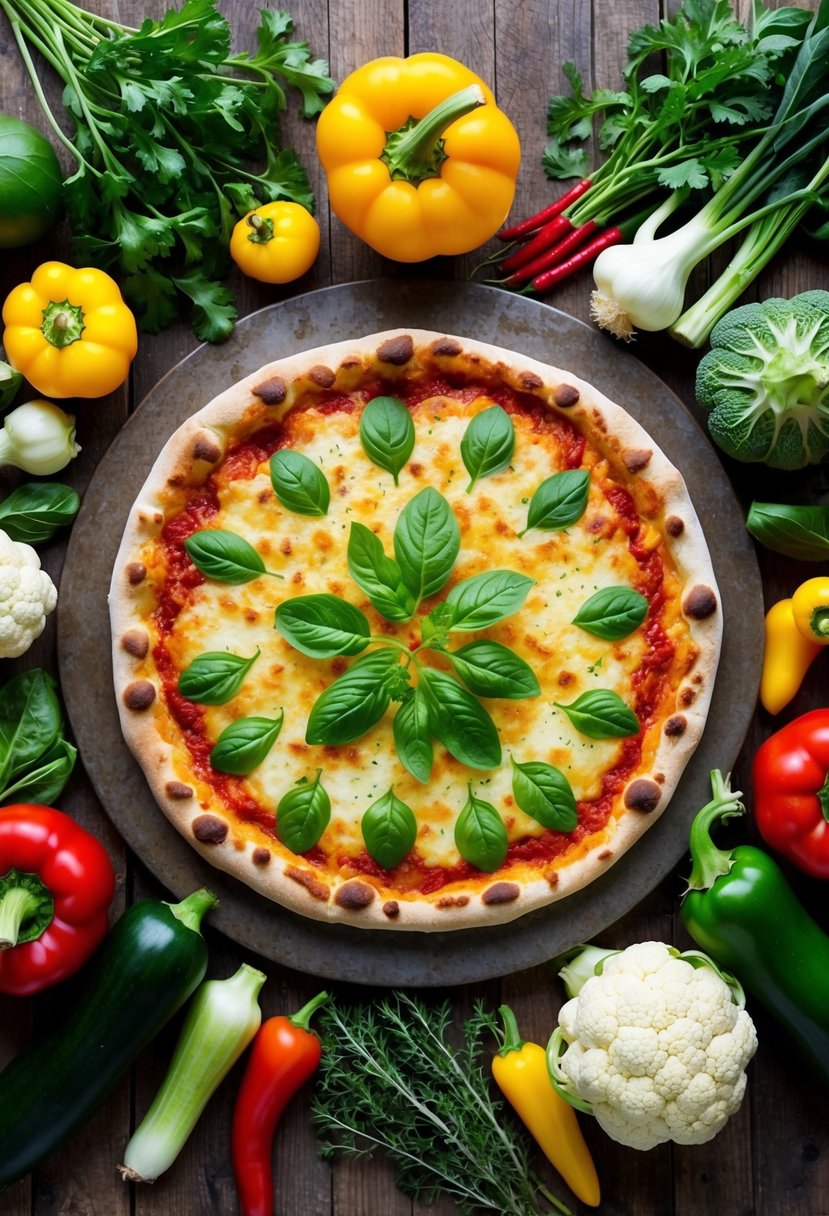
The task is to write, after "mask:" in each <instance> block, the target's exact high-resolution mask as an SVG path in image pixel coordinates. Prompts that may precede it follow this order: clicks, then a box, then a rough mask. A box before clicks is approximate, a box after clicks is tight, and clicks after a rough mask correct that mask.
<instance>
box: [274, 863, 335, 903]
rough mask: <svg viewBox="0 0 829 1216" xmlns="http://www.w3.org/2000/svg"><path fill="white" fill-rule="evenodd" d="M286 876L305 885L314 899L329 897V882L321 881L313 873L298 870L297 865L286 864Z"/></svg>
mask: <svg viewBox="0 0 829 1216" xmlns="http://www.w3.org/2000/svg"><path fill="white" fill-rule="evenodd" d="M285 877H286V878H291V879H293V881H294V882H295V883H298V884H299V886H301V887H304V888H305V890H306V891H307V892H308V894H309V895H310V896H311V898H312V899H319V900H323V899H328V886H327V884H326V883H324V882H320V880H319V879H318V878H315V877H314V875H313V874H308V873H306V872H305V870H298V869H296V867H295V866H286V867H285Z"/></svg>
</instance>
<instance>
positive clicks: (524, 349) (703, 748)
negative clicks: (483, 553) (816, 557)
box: [58, 280, 763, 987]
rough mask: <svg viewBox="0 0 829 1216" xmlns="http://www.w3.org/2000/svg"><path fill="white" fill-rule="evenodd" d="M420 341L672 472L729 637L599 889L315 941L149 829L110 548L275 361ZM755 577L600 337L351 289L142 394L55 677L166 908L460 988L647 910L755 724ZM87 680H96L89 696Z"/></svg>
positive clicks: (319, 965)
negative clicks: (518, 377) (628, 427)
mask: <svg viewBox="0 0 829 1216" xmlns="http://www.w3.org/2000/svg"><path fill="white" fill-rule="evenodd" d="M407 326H409V327H416V328H422V329H432V330H438V331H440V332H443V333H447V334H455V335H458V336H460V337H470V338H476V339H478V340H480V341H485V342H492V343H495V344H496V345H500V346H504V347H507V348H509V349H512V350H515V351H517V352H520V353H523V354H526V355H528V356H531V357H533V358H536V359H540V360H542V361H544V362H548V363H551V364H554V365H556V366H558V367H563V368H570V369H572V370H573V371H574V372H576V373H578V374H579V375H580V376H582V377H583V378H584V379H585V380H588V381H590V382H591V383H593V384H594V385H595V386H596V387H597V388H599V389H601V390H602V391H603V392H605V393H606V394H607V395H608V396H609V397H611V398H612V399H614V400H616V401H618V402H620V403H621V404H622V405H624V406H625V407H626V408H627V409H628V410H629V411H630V412H631V413H633V414H635V416H636V417H637V418H638V419H639V421H640V422H641V423H642V425H643V426H644V427H645V428H646V429H647V430H648V431H649V432H650V433H651V435H653V437H654V439H655V440H656V442H657V443H659V445H660V446H661V447H662V449H663V450H664V451H665V453H666V455H667V456H668V458H669V459H670V460H671V461H673V463H674V464H675V465H676V466H677V467H678V468H679V469H680V470H681V471H682V473H683V474H684V476H685V479H686V482H687V484H688V487H689V490H690V493H691V497H692V499H693V501H694V504H695V506H696V509H697V512H698V514H699V516H700V518H701V520H702V524H703V528H704V531H705V534H706V537H707V540H708V544H709V548H710V550H711V555H712V559H713V563H714V569H715V571H716V573H717V576H718V581H719V587H720V592H721V596H722V601H723V613H724V622H725V636H724V645H723V652H722V658H721V662H720V669H719V673H718V676H717V681H716V686H715V690H714V696H713V702H712V705H711V711H710V715H709V719H708V724H707V727H706V730H705V734H704V736H703V738H702V741H701V743H700V745H699V747H698V748H697V751H696V753H695V755H694V756H693V758H692V760H691V762H690V764H689V765H688V767H687V768H686V770H685V772H684V774H683V776H682V779H681V781H680V783H679V787H678V789H677V791H676V793H675V795H674V798H673V799H672V801H671V804H670V806H669V807H668V808H667V810H666V811H665V812H664V813H663V814H662V815H661V817H660V818H659V819H658V820H657V821H656V822H655V823H654V824H653V826H652V827H651V828H650V829H649V830H648V831H647V832H646V833H645V835H644V836H643V837H642V838H641V839H640V840H639V841H638V842H637V843H636V845H635V846H634V847H633V848H632V849H630V850H629V851H628V852H627V853H626V854H625V855H624V856H623V857H621V858H620V859H619V861H617V862H616V863H615V864H614V865H613V866H612V867H611V869H610V870H609V871H608V872H607V873H606V874H605V875H603V876H602V877H601V878H600V879H599V880H598V881H596V882H594V883H592V884H591V885H590V886H589V887H587V888H585V889H584V890H583V891H580V892H577V893H576V894H574V895H571V896H569V897H568V898H567V899H564V900H562V901H560V902H558V903H553V904H551V905H550V906H549V907H547V908H543V909H539V910H538V911H536V912H533V913H530V914H528V915H527V916H524V917H521V918H519V919H518V920H515V921H512V922H511V923H509V924H506V925H499V926H493V927H492V928H480V929H468V930H459V931H455V932H436V933H428V934H427V933H411V932H395V931H393V930H391V931H390V930H365V929H355V928H352V927H349V926H343V925H328V924H324V923H321V922H318V921H314V920H310V919H306V918H304V917H301V916H297V915H295V914H292V913H289V912H287V911H285V910H284V909H282V908H280V907H279V906H278V905H276V904H273V903H271V902H270V901H268V900H265V899H264V898H262V897H261V896H258V895H257V894H256V893H255V892H253V891H251V890H250V889H249V888H247V887H246V886H244V884H242V883H240V882H238V881H236V880H235V879H233V878H230V877H229V876H227V875H225V874H223V873H221V872H219V871H217V870H215V869H214V868H213V867H211V866H209V865H208V864H207V863H206V862H204V861H203V860H202V859H201V857H200V856H199V855H198V854H197V853H195V852H194V851H193V850H192V849H191V848H190V846H189V845H188V844H187V842H186V841H185V840H184V839H183V838H182V837H181V836H179V834H178V833H177V832H176V831H175V829H174V828H173V827H172V826H171V825H170V824H169V823H168V822H167V820H166V819H165V818H164V816H163V814H162V813H161V812H160V810H159V809H158V807H157V806H156V803H155V801H154V799H153V797H152V795H151V793H150V790H149V787H148V786H147V784H146V782H145V780H144V776H143V773H142V771H141V770H140V768H139V767H138V766H137V764H136V763H135V761H134V760H133V758H132V756H131V754H130V752H129V750H128V749H127V746H126V744H125V743H124V741H123V737H122V735H121V730H120V724H119V719H118V713H117V710H116V706H115V700H114V695H113V693H112V676H111V670H112V669H111V659H110V640H109V638H110V631H109V615H108V609H107V592H108V589H109V582H110V574H111V570H112V566H113V562H114V559H115V554H116V552H117V549H118V545H119V542H120V538H121V534H122V532H123V528H124V524H125V522H126V518H127V515H128V512H129V509H130V507H131V505H132V503H133V501H134V500H135V498H136V496H137V494H138V491H139V490H140V488H141V486H142V485H143V483H144V480H145V478H146V476H147V473H148V472H149V469H150V467H151V465H152V463H153V461H154V459H155V457H156V455H157V454H158V452H159V450H160V449H161V447H162V446H163V444H164V443H165V442H166V441H167V439H168V437H169V436H170V435H171V434H172V432H173V431H174V430H175V429H176V428H177V427H178V426H179V424H180V423H181V422H182V421H183V420H184V419H185V418H186V417H188V416H189V415H190V414H192V413H194V412H195V411H196V410H197V409H199V408H200V407H201V406H202V405H204V404H205V403H206V402H207V401H209V400H210V399H211V398H212V397H214V396H215V395H216V394H218V393H220V392H221V391H223V390H224V389H225V388H227V387H229V386H230V385H232V384H233V383H234V382H235V381H237V380H239V379H241V377H243V376H246V375H248V374H249V373H250V372H253V371H255V370H256V369H257V368H259V367H261V366H263V365H264V364H265V363H268V362H270V361H271V360H273V359H277V358H281V357H284V356H286V355H289V354H291V353H293V352H295V351H298V350H302V349H310V348H312V347H315V346H320V345H323V344H325V343H328V342H335V341H339V340H342V339H347V338H354V337H360V336H362V335H364V334H370V333H374V332H378V331H381V330H385V329H394V328H397V327H407ZM762 621H763V604H762V588H761V583H760V575H759V571H758V568H757V563H756V560H755V556H754V551H753V548H752V546H751V543H750V541H749V539H748V536H747V534H746V531H745V526H744V520H743V514H742V511H741V509H740V506H739V504H738V502H737V500H736V498H735V496H734V493H733V491H732V489H731V486H730V484H729V482H728V479H727V477H726V475H725V472H724V471H723V469H722V467H721V465H720V463H719V461H718V460H717V458H716V456H715V454H714V451H713V449H712V447H711V445H710V443H709V441H708V439H707V438H706V436H705V435H704V433H703V432H702V431H701V430H700V428H699V426H698V425H697V423H696V422H695V420H694V419H693V418H692V416H691V415H690V413H689V412H688V411H687V410H686V408H685V407H684V406H683V404H682V402H681V401H680V400H679V399H678V398H677V397H676V396H675V395H674V394H673V393H672V392H671V391H670V390H669V389H668V388H667V386H666V385H665V384H664V383H663V382H662V381H661V380H660V379H659V378H658V377H657V376H656V375H655V374H654V373H653V372H651V371H650V370H649V369H648V368H646V367H645V366H644V365H643V364H641V363H639V362H638V360H636V359H635V358H633V357H632V356H630V355H629V354H628V353H627V352H625V351H623V350H621V349H619V347H618V346H616V345H614V344H613V343H612V342H610V341H609V340H608V339H607V338H606V337H605V336H604V335H602V334H600V333H598V332H597V331H596V330H593V329H591V328H590V327H589V326H587V325H584V324H582V323H581V322H580V321H576V320H574V319H573V318H572V317H570V316H567V315H566V314H565V313H562V312H560V311H558V310H557V309H554V308H551V307H549V306H548V305H546V304H540V303H538V302H537V301H534V300H529V299H525V298H523V297H520V296H515V295H510V294H508V293H506V292H504V291H501V290H499V289H497V288H491V287H484V286H481V285H477V284H469V283H450V282H445V283H443V282H424V281H419V282H399V281H395V282H385V281H382V280H377V281H368V282H362V283H351V284H345V285H342V286H336V287H329V288H323V289H322V290H319V291H314V292H310V293H308V294H306V295H303V296H298V297H296V298H294V299H289V300H286V301H284V302H281V303H278V304H274V305H272V306H270V307H268V308H265V309H263V310H261V311H260V312H257V313H253V314H252V315H250V316H248V317H245V318H244V319H243V320H242V321H240V322H239V324H238V325H237V327H236V329H235V331H234V334H233V336H232V338H231V339H230V341H229V342H227V343H226V344H225V345H223V346H219V347H212V346H206V345H205V346H201V347H199V348H198V349H197V350H195V351H194V352H193V353H192V354H191V355H189V356H188V357H187V358H186V359H184V360H182V362H181V363H179V364H178V365H177V366H176V367H174V368H173V369H172V370H171V371H170V372H169V373H168V374H167V375H166V376H165V377H164V378H163V379H162V380H160V381H159V383H158V384H157V385H156V386H155V388H153V390H152V391H151V392H150V393H149V394H148V395H147V397H146V398H145V400H144V401H143V403H142V404H141V405H140V406H139V407H138V409H137V410H136V412H135V414H134V415H133V416H132V417H131V418H130V420H129V421H128V423H127V424H126V426H125V427H124V428H123V430H122V431H121V432H120V433H119V434H118V436H117V438H116V439H115V441H114V442H113V444H112V446H111V447H110V449H109V451H108V452H107V454H106V455H105V456H104V458H103V460H102V461H101V463H100V465H99V466H98V469H97V471H96V473H95V476H94V477H93V479H92V481H91V483H90V485H89V488H88V490H87V492H86V495H85V497H84V501H83V506H82V508H81V511H80V513H79V515H78V517H77V520H76V522H75V525H74V527H73V529H72V535H71V541H70V544H69V550H68V554H67V559H66V565H65V568H64V573H63V579H62V583H61V588H60V602H59V609H58V645H59V665H60V673H61V681H62V687H63V693H64V697H65V700H66V706H67V710H68V713H69V717H70V721H71V723H72V727H73V730H74V733H75V737H76V740H77V743H78V746H79V748H80V753H81V757H82V760H83V763H84V766H85V768H86V771H87V773H88V774H89V777H90V779H91V781H92V783H93V786H94V787H95V790H96V793H97V795H98V797H99V798H100V800H101V802H102V803H103V806H104V807H105V808H106V810H107V812H108V814H109V815H110V817H111V819H112V821H113V823H114V824H115V826H116V828H117V829H118V830H119V832H120V833H121V834H122V836H123V837H124V839H125V840H126V842H127V844H128V845H129V846H130V847H131V848H132V849H133V850H134V851H135V852H136V853H137V854H138V856H139V857H140V858H141V859H142V861H143V862H145V864H146V865H147V866H149V868H150V869H151V871H152V872H153V873H154V874H155V875H156V877H157V878H158V879H159V880H160V881H161V882H162V883H163V884H164V885H165V886H166V887H167V888H168V889H169V890H170V891H171V892H172V893H173V894H174V895H175V896H176V897H177V898H182V897H183V896H185V895H186V894H188V892H190V891H191V890H193V889H194V888H195V887H197V886H201V885H205V886H209V887H210V888H211V889H212V890H214V891H215V892H216V894H217V895H218V896H219V899H220V901H221V902H220V905H219V907H218V908H217V909H216V911H215V912H214V913H212V914H211V922H212V923H213V924H214V925H215V926H216V927H218V928H219V929H220V930H221V931H222V932H224V933H225V934H227V936H228V937H230V938H232V939H233V940H234V941H236V942H237V943H239V944H240V945H242V946H244V947H246V948H248V949H250V950H253V951H255V952H257V953H258V954H261V955H263V956H264V957H265V958H268V959H271V960H272V961H274V962H277V963H280V964H283V965H285V966H288V967H293V968H295V969H297V970H299V971H303V972H308V973H311V974H314V975H318V976H321V977H324V978H332V979H342V980H348V981H351V982H356V983H364V984H377V985H384V986H387V985H392V984H394V985H404V986H407V987H426V986H444V985H453V984H461V983H471V982H475V981H478V980H482V979H488V978H492V977H495V976H499V975H505V974H508V973H510V972H514V971H518V970H521V969H523V968H526V967H531V966H535V965H536V964H538V963H541V962H543V961H544V960H546V959H549V958H552V957H553V956H555V955H556V954H558V953H560V952H561V951H563V950H566V949H568V948H569V947H570V946H572V945H574V944H575V943H577V942H580V941H587V940H589V939H590V938H592V937H594V936H595V935H596V934H598V933H600V932H602V930H604V929H606V928H607V927H608V926H609V925H611V924H613V922H614V921H616V920H618V919H619V918H620V917H621V916H623V915H624V914H625V913H626V912H628V911H629V910H630V909H631V908H632V907H634V905H635V904H637V903H638V902H639V901H640V900H641V899H643V898H644V897H645V895H647V894H648V893H649V892H650V891H651V890H652V889H653V888H654V887H655V886H656V885H657V883H659V882H660V881H661V880H662V879H663V878H664V877H666V876H667V875H668V874H669V873H670V871H671V870H672V869H673V868H674V866H676V865H677V863H678V862H679V861H680V859H681V858H682V856H683V854H684V853H685V851H686V848H687V841H688V827H689V824H690V821H691V819H692V817H693V814H694V812H695V810H696V809H698V808H699V807H700V806H702V805H703V804H704V803H705V802H707V801H708V798H709V797H710V795H709V793H708V790H709V784H708V774H709V771H710V770H711V769H712V768H721V769H723V770H727V769H728V768H729V767H730V766H731V765H732V764H733V762H734V760H735V759H736V757H737V754H738V752H739V749H740V747H741V745H742V741H743V738H744V735H745V732H746V730H747V728H748V723H749V720H750V717H751V714H752V711H753V708H754V704H755V700H756V694H757V686H758V682H759V672H760V661H761V655H760V651H759V649H758V648H754V649H752V648H746V646H745V643H744V639H745V638H746V637H758V636H762V633H761V631H762ZM90 673H95V674H94V676H93V677H92V679H90Z"/></svg>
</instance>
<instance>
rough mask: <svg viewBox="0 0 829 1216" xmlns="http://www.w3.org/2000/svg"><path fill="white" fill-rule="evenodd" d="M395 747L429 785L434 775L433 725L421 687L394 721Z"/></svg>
mask: <svg viewBox="0 0 829 1216" xmlns="http://www.w3.org/2000/svg"><path fill="white" fill-rule="evenodd" d="M392 729H393V731H394V747H395V751H396V752H397V755H398V758H399V760H400V763H401V764H402V765H403V767H404V768H405V769H407V770H408V772H410V773H411V774H412V776H413V777H414V778H415V779H416V780H417V781H422V782H424V783H425V782H427V781H428V780H429V777H430V776H431V773H432V761H433V759H434V753H433V750H432V726H431V722H430V721H429V706H428V705H427V703H426V697H425V696H424V694H423V693H422V692H421V690H420V688H415V689H413V690H412V695H411V696H410V697H409V698H408V700H406V701H404V702H403V704H402V705H401V706H400V708H399V709H398V711H397V713H396V714H395V715H394V720H393V722H392Z"/></svg>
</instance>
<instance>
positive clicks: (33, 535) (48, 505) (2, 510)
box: [0, 481, 81, 545]
mask: <svg viewBox="0 0 829 1216" xmlns="http://www.w3.org/2000/svg"><path fill="white" fill-rule="evenodd" d="M80 505H81V500H80V498H79V497H78V495H77V494H76V493H75V491H74V490H72V489H70V487H69V486H63V485H61V484H60V483H59V482H57V481H31V482H27V483H26V484H25V485H22V486H18V488H17V489H16V490H13V491H12V492H11V494H10V495H9V496H8V498H6V499H4V500H3V502H0V528H2V529H3V531H4V532H6V533H7V534H8V535H9V536H10V537H11V538H12V540H17V541H23V542H24V543H25V544H27V545H39V544H41V543H42V542H43V541H46V540H49V538H50V537H51V536H52V535H53V534H54V533H55V532H56V531H57V529H58V528H63V527H65V526H66V524H71V522H72V520H73V519H74V518H75V516H76V515H77V513H78V508H79V507H80Z"/></svg>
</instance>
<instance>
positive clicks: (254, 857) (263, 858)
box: [250, 847, 271, 866]
mask: <svg viewBox="0 0 829 1216" xmlns="http://www.w3.org/2000/svg"><path fill="white" fill-rule="evenodd" d="M250 859H251V861H252V862H253V864H254V865H255V866H266V865H267V864H268V862H269V861H270V859H271V851H270V849H265V848H262V847H260V848H258V849H254V850H253V852H252V853H251V855H250Z"/></svg>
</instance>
